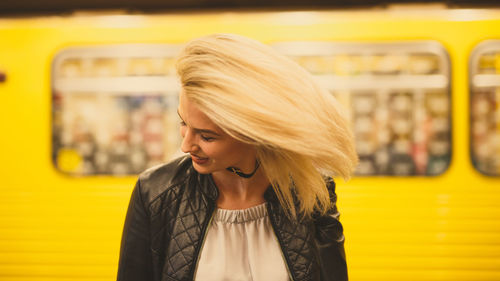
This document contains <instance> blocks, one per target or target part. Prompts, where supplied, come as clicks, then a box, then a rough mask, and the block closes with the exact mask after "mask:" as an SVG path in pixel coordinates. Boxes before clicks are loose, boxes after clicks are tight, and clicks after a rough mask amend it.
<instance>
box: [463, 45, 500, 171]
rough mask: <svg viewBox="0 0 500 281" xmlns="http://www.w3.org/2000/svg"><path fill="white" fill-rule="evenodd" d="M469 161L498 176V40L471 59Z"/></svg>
mask: <svg viewBox="0 0 500 281" xmlns="http://www.w3.org/2000/svg"><path fill="white" fill-rule="evenodd" d="M470 87H471V88H470V95H471V97H470V98H471V103H470V105H471V108H470V112H471V133H470V135H471V158H472V163H473V164H474V167H476V169H477V170H478V171H480V172H481V173H483V174H486V175H489V176H499V175H500V40H489V41H485V42H483V43H481V44H479V45H478V46H477V47H476V48H475V50H474V51H473V52H472V55H471V59H470Z"/></svg>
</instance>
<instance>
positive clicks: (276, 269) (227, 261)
mask: <svg viewBox="0 0 500 281" xmlns="http://www.w3.org/2000/svg"><path fill="white" fill-rule="evenodd" d="M207 231H208V233H207V234H206V235H207V236H206V238H205V242H204V245H203V249H202V251H201V255H200V259H199V261H198V267H197V270H196V275H195V280H196V281H229V280H230V281H267V280H269V281H289V280H290V278H289V274H288V271H287V268H286V265H285V261H284V259H283V255H282V253H281V248H280V246H279V243H278V240H277V239H276V236H275V235H274V231H273V229H272V226H271V222H270V220H269V216H268V214H267V208H266V203H263V204H260V205H257V206H254V207H251V208H248V209H244V210H225V209H217V210H216V211H215V215H214V217H213V219H212V223H211V225H210V226H209V228H208V230H207Z"/></svg>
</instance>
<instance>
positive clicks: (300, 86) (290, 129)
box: [176, 34, 357, 217]
mask: <svg viewBox="0 0 500 281" xmlns="http://www.w3.org/2000/svg"><path fill="white" fill-rule="evenodd" d="M176 67H177V73H178V75H179V77H180V80H181V85H182V89H183V91H184V93H185V95H186V97H187V98H188V99H189V100H190V101H192V102H194V103H196V104H197V105H198V107H199V108H200V110H201V111H203V112H204V113H205V114H206V115H207V116H208V117H209V118H210V119H211V120H212V121H213V122H214V123H215V124H217V125H218V126H219V127H221V129H223V130H224V131H226V132H227V133H228V134H229V135H231V136H232V137H234V138H236V139H238V140H240V141H243V142H246V143H250V144H252V145H255V147H256V149H257V157H258V160H259V161H260V163H261V167H262V168H263V170H264V173H265V174H266V176H267V178H268V179H269V181H270V183H271V184H272V186H273V188H274V190H275V193H276V194H277V197H278V198H279V200H280V203H281V205H282V206H283V208H284V209H285V211H286V212H287V213H288V215H291V216H292V217H295V216H296V211H297V210H296V207H295V206H296V205H295V204H296V203H298V204H299V208H300V210H299V211H300V212H301V213H302V214H303V215H311V214H312V213H313V212H314V211H320V212H325V211H327V210H328V209H329V208H330V207H331V203H330V198H329V193H328V190H327V188H326V185H325V181H324V176H342V177H344V178H345V179H348V178H349V177H350V175H351V173H352V171H353V170H354V167H355V165H356V164H357V154H356V151H355V148H354V140H353V135H352V132H351V131H350V129H349V124H348V121H347V118H346V114H345V113H344V112H343V111H342V109H341V107H340V105H339V104H338V102H337V101H336V99H335V98H334V97H333V96H332V95H331V94H330V93H329V92H328V91H326V90H325V89H323V88H322V87H320V86H319V85H318V84H317V83H316V82H315V81H314V79H313V77H312V76H311V75H310V74H309V73H308V72H307V71H306V70H304V69H303V68H302V67H300V66H299V65H298V64H296V63H295V62H293V61H292V60H290V59H289V58H287V57H285V56H283V55H280V54H278V53H277V52H276V51H275V50H274V49H272V48H271V47H269V46H267V45H264V44H262V43H260V42H257V41H255V40H252V39H249V38H246V37H243V36H239V35H233V34H213V35H209V36H205V37H201V38H198V39H194V40H192V41H190V42H188V43H187V45H186V46H185V47H184V49H183V50H182V52H181V53H180V55H179V57H178V59H177V64H176ZM293 189H295V191H293ZM294 193H295V194H296V196H297V198H298V202H294V199H293V198H294Z"/></svg>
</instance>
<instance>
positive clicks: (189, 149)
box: [178, 93, 256, 174]
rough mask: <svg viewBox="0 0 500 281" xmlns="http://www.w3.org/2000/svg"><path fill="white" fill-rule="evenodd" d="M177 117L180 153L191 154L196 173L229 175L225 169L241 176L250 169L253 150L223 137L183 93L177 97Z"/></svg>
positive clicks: (253, 160)
mask: <svg viewBox="0 0 500 281" xmlns="http://www.w3.org/2000/svg"><path fill="white" fill-rule="evenodd" d="M178 113H179V117H180V118H181V128H180V131H181V136H182V138H183V140H182V145H181V150H182V151H183V152H184V153H189V154H191V158H192V160H193V166H194V168H195V169H196V170H197V171H198V172H199V173H201V174H210V173H216V172H224V173H230V172H228V171H227V170H226V168H227V167H237V168H239V169H241V170H242V171H244V172H249V171H252V170H253V169H254V165H255V160H256V152H255V149H254V147H253V146H252V145H249V144H246V143H243V142H240V141H238V140H236V139H234V138H233V137H231V136H230V135H228V134H227V133H225V132H224V131H223V130H222V129H221V128H220V127H219V126H217V125H216V124H215V123H214V122H212V120H210V119H209V118H208V117H207V116H206V115H205V114H204V113H203V112H201V111H200V110H199V109H198V107H197V105H196V104H195V103H192V102H191V101H190V100H189V99H187V98H186V96H185V94H183V93H181V94H180V96H179V108H178Z"/></svg>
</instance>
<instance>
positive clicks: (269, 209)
mask: <svg viewBox="0 0 500 281" xmlns="http://www.w3.org/2000/svg"><path fill="white" fill-rule="evenodd" d="M267 212H268V213H269V221H270V222H271V226H272V227H273V232H274V239H276V241H278V245H279V246H280V253H281V257H282V258H283V260H284V261H285V266H286V270H287V272H288V276H289V277H290V281H295V279H294V278H293V275H292V271H291V270H290V267H288V262H289V261H288V258H287V257H286V256H285V253H283V246H282V245H283V243H281V240H280V238H279V237H278V233H277V232H276V225H275V224H274V221H273V220H272V219H271V213H272V211H271V206H270V203H268V205H267Z"/></svg>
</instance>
